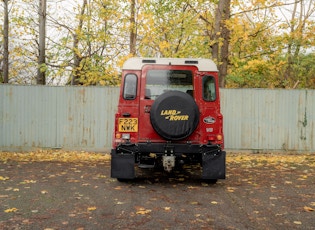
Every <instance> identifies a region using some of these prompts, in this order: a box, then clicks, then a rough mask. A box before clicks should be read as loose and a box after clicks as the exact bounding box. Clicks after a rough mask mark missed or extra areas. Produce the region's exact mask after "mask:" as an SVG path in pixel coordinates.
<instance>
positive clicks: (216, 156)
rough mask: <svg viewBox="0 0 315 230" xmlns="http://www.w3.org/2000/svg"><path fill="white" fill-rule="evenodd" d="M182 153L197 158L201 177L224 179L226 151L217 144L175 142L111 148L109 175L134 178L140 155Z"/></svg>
mask: <svg viewBox="0 0 315 230" xmlns="http://www.w3.org/2000/svg"><path fill="white" fill-rule="evenodd" d="M150 153H154V154H156V155H174V156H176V157H177V156H178V157H181V156H182V155H183V154H186V155H190V156H192V157H196V158H197V159H199V162H200V163H201V165H202V178H203V179H225V171H226V169H225V168H226V166H225V164H226V163H225V162H226V153H225V151H222V149H221V147H220V146H219V145H196V144H176V143H139V144H137V145H136V144H131V143H130V144H121V145H119V146H117V147H116V149H112V152H111V155H112V160H111V176H112V177H114V178H126V179H132V178H135V170H134V166H135V164H136V163H137V162H139V158H141V156H148V155H149V154H150Z"/></svg>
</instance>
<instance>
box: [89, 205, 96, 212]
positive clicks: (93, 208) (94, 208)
mask: <svg viewBox="0 0 315 230" xmlns="http://www.w3.org/2000/svg"><path fill="white" fill-rule="evenodd" d="M87 210H88V211H94V210H96V207H95V206H93V207H88V208H87Z"/></svg>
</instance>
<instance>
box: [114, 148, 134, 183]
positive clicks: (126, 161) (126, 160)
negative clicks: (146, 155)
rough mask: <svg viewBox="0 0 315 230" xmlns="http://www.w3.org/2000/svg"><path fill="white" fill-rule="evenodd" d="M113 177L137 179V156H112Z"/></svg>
mask: <svg viewBox="0 0 315 230" xmlns="http://www.w3.org/2000/svg"><path fill="white" fill-rule="evenodd" d="M111 158H112V159H111V177H113V178H118V179H134V178H135V156H134V155H132V154H116V151H115V150H112V154H111Z"/></svg>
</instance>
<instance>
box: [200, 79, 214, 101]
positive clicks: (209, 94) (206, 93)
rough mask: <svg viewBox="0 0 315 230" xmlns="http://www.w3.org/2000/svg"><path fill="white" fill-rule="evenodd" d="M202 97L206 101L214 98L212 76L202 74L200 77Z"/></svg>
mask: <svg viewBox="0 0 315 230" xmlns="http://www.w3.org/2000/svg"><path fill="white" fill-rule="evenodd" d="M202 86H203V87H202V88H203V89H202V92H203V99H204V100H206V101H215V100H216V95H217V94H216V90H215V79H214V77H212V76H204V77H203V79H202Z"/></svg>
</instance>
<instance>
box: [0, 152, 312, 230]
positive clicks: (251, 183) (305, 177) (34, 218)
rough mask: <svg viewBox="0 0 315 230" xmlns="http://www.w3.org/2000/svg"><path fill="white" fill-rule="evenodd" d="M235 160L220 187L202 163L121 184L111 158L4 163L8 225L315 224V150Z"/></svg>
mask: <svg viewBox="0 0 315 230" xmlns="http://www.w3.org/2000/svg"><path fill="white" fill-rule="evenodd" d="M0 155H1V153H0ZM227 158H228V159H227V179H226V180H220V181H218V183H217V184H215V185H209V184H206V183H204V182H203V181H202V180H200V179H199V175H198V174H199V171H198V168H185V169H183V170H180V171H177V172H175V173H174V174H173V175H167V174H166V173H164V172H161V171H155V172H151V173H143V172H138V173H139V175H140V176H141V178H138V179H136V180H135V181H133V182H127V183H121V182H118V181H116V180H115V179H112V178H110V162H109V161H93V162H89V161H83V162H80V161H76V162H58V161H44V162H34V161H16V160H5V161H1V162H0V229H43V230H44V229H46V230H51V229H77V230H86V229H93V230H94V229H255V230H256V229H315V211H314V209H315V154H304V155H283V154H282V155H281V156H278V155H270V154H255V155H253V154H252V155H250V154H235V153H233V154H231V153H230V154H228V156H227Z"/></svg>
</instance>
